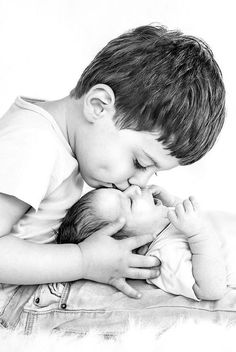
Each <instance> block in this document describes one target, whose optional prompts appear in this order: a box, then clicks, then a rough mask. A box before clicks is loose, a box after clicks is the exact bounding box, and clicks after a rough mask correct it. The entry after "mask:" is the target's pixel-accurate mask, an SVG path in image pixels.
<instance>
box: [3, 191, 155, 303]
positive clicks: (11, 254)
mask: <svg viewBox="0 0 236 352" xmlns="http://www.w3.org/2000/svg"><path fill="white" fill-rule="evenodd" d="M28 208H29V206H28V205H27V204H26V203H24V202H22V201H20V200H19V199H17V198H15V197H11V196H9V195H6V194H1V193H0V214H1V216H0V282H1V283H9V284H40V283H48V282H63V281H74V280H78V279H81V278H84V279H90V280H93V281H98V282H103V283H108V284H110V285H112V286H114V287H117V288H118V289H119V290H121V291H122V292H124V293H125V294H127V295H129V296H131V297H138V296H139V295H138V292H137V291H136V290H134V289H132V288H131V287H130V286H129V285H128V284H127V283H126V282H125V278H132V279H137V278H140V279H147V278H153V277H155V276H156V270H154V269H150V268H151V267H154V266H156V265H157V262H156V259H155V258H154V257H153V258H151V259H150V258H147V257H144V256H138V255H136V254H134V253H133V252H132V251H133V250H134V249H135V248H137V247H140V246H142V245H144V244H145V243H147V242H151V241H152V240H153V237H152V236H151V235H145V236H139V237H132V238H128V239H124V240H115V239H114V238H112V237H111V236H112V235H113V234H115V233H116V232H118V231H119V230H120V229H121V228H122V227H123V225H124V221H123V222H117V223H114V224H110V225H108V226H107V227H105V228H103V229H101V230H99V231H97V232H96V233H95V234H93V235H92V236H90V237H89V238H88V239H86V240H85V241H83V243H81V244H80V246H78V245H76V244H63V245H62V244H61V245H58V244H47V245H42V244H36V243H32V242H29V241H25V240H22V239H19V238H16V237H15V236H12V235H9V234H8V233H9V232H10V230H11V228H12V226H13V225H14V224H15V223H16V221H18V220H19V219H20V218H21V217H22V216H23V214H24V213H25V212H26V211H27V210H28ZM142 268H144V269H142Z"/></svg>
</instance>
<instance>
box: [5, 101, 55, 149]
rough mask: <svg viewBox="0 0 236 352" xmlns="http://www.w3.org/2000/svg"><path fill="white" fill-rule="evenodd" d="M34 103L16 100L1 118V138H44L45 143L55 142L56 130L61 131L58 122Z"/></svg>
mask: <svg viewBox="0 0 236 352" xmlns="http://www.w3.org/2000/svg"><path fill="white" fill-rule="evenodd" d="M33 102H35V100H33V99H29V100H28V99H27V100H26V98H21V97H18V98H17V99H16V100H15V102H14V103H13V104H12V105H11V106H10V108H9V109H8V111H7V112H6V113H5V114H4V115H3V116H2V117H1V118H0V137H4V136H8V138H9V139H11V138H13V139H16V140H17V139H19V138H21V139H22V138H26V139H27V140H28V139H29V138H32V139H33V138H36V139H38V138H43V141H44V143H47V141H51V143H54V142H55V136H56V134H55V130H56V129H59V128H58V126H56V122H55V121H53V118H52V116H50V115H49V114H48V113H47V112H46V111H45V110H43V109H42V108H40V107H39V106H37V105H35V104H34V103H33ZM56 132H57V133H59V132H60V131H59V132H58V131H56ZM35 142H36V140H35Z"/></svg>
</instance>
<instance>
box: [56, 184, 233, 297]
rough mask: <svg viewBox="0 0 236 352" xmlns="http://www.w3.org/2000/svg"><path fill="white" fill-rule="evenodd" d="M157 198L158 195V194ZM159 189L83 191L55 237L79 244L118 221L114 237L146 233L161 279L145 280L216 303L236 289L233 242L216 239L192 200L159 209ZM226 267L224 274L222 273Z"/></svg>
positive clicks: (164, 288) (163, 287)
mask: <svg viewBox="0 0 236 352" xmlns="http://www.w3.org/2000/svg"><path fill="white" fill-rule="evenodd" d="M158 193H159V195H158ZM161 193H162V192H160V189H159V191H158V192H157V188H156V187H149V188H145V189H142V190H141V189H140V188H139V187H137V186H131V187H129V188H127V189H126V190H125V191H124V192H121V191H119V190H115V189H108V188H107V189H105V188H103V189H102V188H101V189H98V190H94V191H91V192H88V193H87V194H86V195H84V196H83V197H82V198H81V199H80V200H79V201H78V202H76V203H75V204H74V205H73V206H72V208H71V209H69V211H68V213H67V215H66V216H65V218H64V220H63V222H62V224H61V226H60V227H59V229H58V232H57V235H58V237H57V242H58V243H79V244H80V246H83V243H81V241H83V240H84V239H86V238H88V237H89V236H90V234H91V233H93V231H96V230H98V229H99V228H102V227H103V226H105V225H106V224H107V223H109V222H111V221H114V220H115V219H117V218H118V217H120V216H123V217H125V219H126V224H125V226H124V228H123V229H122V230H121V231H120V232H119V233H118V234H116V237H117V238H124V237H127V238H130V237H132V236H140V235H143V234H145V233H151V234H152V235H153V236H155V240H154V241H153V242H152V244H151V245H150V247H149V249H148V251H147V255H152V256H155V257H157V258H158V259H159V260H160V261H161V263H162V264H161V266H160V275H159V277H157V278H154V279H149V280H148V282H149V283H152V284H154V285H156V286H158V287H159V288H161V289H163V290H164V291H166V292H170V293H173V294H177V295H183V296H186V297H190V298H192V299H195V300H200V299H204V300H217V299H220V298H222V297H223V296H224V294H225V292H226V286H227V285H228V286H230V287H234V288H236V280H235V278H236V275H235V274H236V262H235V260H234V263H233V265H232V262H230V260H229V257H230V255H229V254H228V253H227V251H225V250H224V248H226V247H228V248H230V251H228V252H229V253H230V252H232V253H235V240H234V241H232V238H231V236H230V234H227V235H224V237H223V238H221V237H219V235H218V234H217V233H215V232H214V230H213V228H212V227H210V226H209V225H210V223H208V221H207V219H206V218H205V217H204V216H203V214H202V213H201V212H200V210H199V206H198V204H197V202H196V200H195V199H194V198H193V197H189V199H186V200H184V201H182V202H180V201H179V202H178V203H177V205H176V206H175V207H174V209H173V208H168V207H166V206H165V205H163V204H162V202H161V201H160V199H159V198H158V196H159V197H161ZM226 267H227V274H226Z"/></svg>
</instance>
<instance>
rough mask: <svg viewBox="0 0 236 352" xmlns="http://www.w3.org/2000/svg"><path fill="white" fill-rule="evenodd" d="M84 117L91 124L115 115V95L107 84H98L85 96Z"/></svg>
mask: <svg viewBox="0 0 236 352" xmlns="http://www.w3.org/2000/svg"><path fill="white" fill-rule="evenodd" d="M83 110H84V116H85V118H86V119H87V120H88V121H89V122H90V123H94V122H96V120H98V119H100V118H102V117H104V116H106V115H107V113H109V114H111V113H112V114H114V113H115V95H114V92H113V90H112V89H111V88H110V87H109V86H108V85H106V84H96V85H95V86H93V87H92V88H90V90H89V91H88V92H87V93H86V94H85V96H84V107H83Z"/></svg>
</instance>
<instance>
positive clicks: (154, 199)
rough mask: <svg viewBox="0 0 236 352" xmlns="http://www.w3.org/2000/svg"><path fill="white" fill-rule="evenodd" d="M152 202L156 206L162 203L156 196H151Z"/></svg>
mask: <svg viewBox="0 0 236 352" xmlns="http://www.w3.org/2000/svg"><path fill="white" fill-rule="evenodd" d="M153 202H154V204H155V205H156V206H160V205H162V201H161V200H160V199H158V198H156V197H153Z"/></svg>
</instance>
